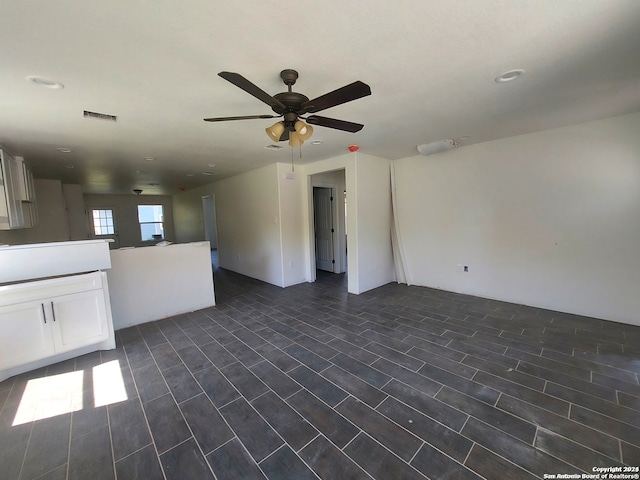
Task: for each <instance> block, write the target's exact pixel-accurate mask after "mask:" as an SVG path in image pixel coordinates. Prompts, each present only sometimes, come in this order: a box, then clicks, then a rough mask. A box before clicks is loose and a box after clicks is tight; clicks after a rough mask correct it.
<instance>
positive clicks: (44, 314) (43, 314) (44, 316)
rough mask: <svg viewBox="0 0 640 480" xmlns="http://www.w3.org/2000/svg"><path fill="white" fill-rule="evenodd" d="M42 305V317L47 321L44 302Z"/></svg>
mask: <svg viewBox="0 0 640 480" xmlns="http://www.w3.org/2000/svg"><path fill="white" fill-rule="evenodd" d="M40 306H41V307H42V318H43V319H44V323H47V314H46V313H44V303H41V304H40Z"/></svg>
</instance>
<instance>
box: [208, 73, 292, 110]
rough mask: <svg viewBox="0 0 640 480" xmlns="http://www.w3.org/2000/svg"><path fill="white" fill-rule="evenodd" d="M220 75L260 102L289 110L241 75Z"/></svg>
mask: <svg viewBox="0 0 640 480" xmlns="http://www.w3.org/2000/svg"><path fill="white" fill-rule="evenodd" d="M218 75H219V76H220V77H222V78H224V79H225V80H227V81H228V82H231V83H233V84H234V85H235V86H236V87H238V88H241V89H242V90H244V91H245V92H247V93H248V94H250V95H253V96H254V97H256V98H257V99H258V100H260V101H262V102H264V103H266V104H267V105H269V106H270V107H272V108H273V107H278V108H280V109H282V110H285V109H286V108H287V107H285V106H284V105H283V104H282V102H280V100H276V99H275V98H273V97H272V96H271V95H269V94H268V93H267V92H265V91H264V90H262V89H261V88H259V87H256V86H255V85H254V84H253V83H251V82H250V81H249V80H247V79H246V78H244V77H243V76H242V75H240V74H239V73H233V72H220V73H219V74H218Z"/></svg>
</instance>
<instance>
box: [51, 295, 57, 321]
mask: <svg viewBox="0 0 640 480" xmlns="http://www.w3.org/2000/svg"><path fill="white" fill-rule="evenodd" d="M51 313H53V321H54V322H55V321H56V311H55V309H54V308H53V300H52V301H51Z"/></svg>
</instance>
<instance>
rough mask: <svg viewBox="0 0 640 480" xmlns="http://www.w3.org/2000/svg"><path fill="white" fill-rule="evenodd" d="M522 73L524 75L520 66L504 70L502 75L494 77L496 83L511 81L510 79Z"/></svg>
mask: <svg viewBox="0 0 640 480" xmlns="http://www.w3.org/2000/svg"><path fill="white" fill-rule="evenodd" d="M522 75H524V70H522V69H521V68H516V69H514V70H509V71H508V72H504V73H503V74H502V75H500V76H498V77H496V83H506V82H511V81H512V80H517V79H518V78H520V77H521V76H522Z"/></svg>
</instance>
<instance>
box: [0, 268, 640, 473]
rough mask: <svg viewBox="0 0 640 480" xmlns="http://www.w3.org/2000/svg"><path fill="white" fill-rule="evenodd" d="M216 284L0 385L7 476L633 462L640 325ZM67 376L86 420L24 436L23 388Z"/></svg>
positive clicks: (462, 302) (497, 307) (507, 469)
mask: <svg viewBox="0 0 640 480" xmlns="http://www.w3.org/2000/svg"><path fill="white" fill-rule="evenodd" d="M215 276H216V297H217V302H218V305H217V306H216V307H215V308H209V309H206V310H201V311H197V312H193V313H189V314H184V315H180V316H176V317H172V318H168V319H164V320H160V321H157V322H153V323H149V324H145V325H140V326H137V327H132V328H128V329H125V330H122V331H119V332H117V343H118V348H117V349H116V350H113V351H105V352H97V353H93V354H90V355H86V356H83V357H79V358H76V359H73V360H70V361H67V362H63V363H61V364H56V365H52V366H50V367H48V368H45V369H42V370H39V371H35V372H30V373H28V374H24V375H21V376H18V377H14V378H11V379H8V380H6V381H4V382H2V383H0V407H1V410H0V472H2V473H0V476H1V477H2V478H3V479H7V480H10V479H20V480H29V479H36V478H37V479H83V480H84V479H92V480H93V479H96V480H98V479H105V480H106V479H115V478H117V479H119V480H123V479H145V480H154V479H167V480H169V479H180V480H190V479H217V480H234V479H241V480H249V479H270V480H283V479H295V480H304V479H318V478H320V479H323V480H329V479H335V480H347V479H372V478H373V479H378V480H390V479H393V480H398V479H414V478H415V479H420V478H423V479H424V478H429V479H452V478H455V479H478V478H484V479H487V480H493V479H498V478H508V479H520V478H522V479H534V478H543V476H544V474H545V473H546V474H582V473H593V472H592V469H593V468H594V467H616V466H623V465H627V466H632V467H635V466H638V465H640V384H639V378H638V377H639V372H640V327H634V326H629V325H623V324H619V323H613V322H608V321H604V320H598V319H593V318H584V317H579V316H576V315H568V314H563V313H557V312H552V311H546V310H540V309H536V308H531V307H524V306H519V305H513V304H508V303H504V302H497V301H491V300H486V299H482V298H476V297H469V296H465V295H459V294H453V293H449V292H443V291H438V290H433V289H428V288H420V287H408V286H406V285H396V284H389V285H386V286H384V287H381V288H378V289H376V290H374V291H371V292H367V293H365V294H363V295H359V296H356V295H349V294H347V293H346V285H345V282H346V279H345V278H344V276H340V275H332V274H321V273H320V274H319V277H318V281H317V282H316V283H314V284H302V285H297V286H294V287H290V288H286V289H280V288H277V287H274V286H271V285H267V284H264V283H261V282H259V281H257V280H253V279H249V278H247V277H243V276H241V275H237V274H234V273H231V272H226V271H224V270H217V271H216V273H215ZM114 362H118V369H119V371H120V373H121V380H120V382H121V383H123V384H124V388H125V389H126V399H124V398H120V399H119V400H118V401H115V402H112V403H110V404H108V405H101V406H97V407H96V406H95V401H96V400H95V398H94V396H95V394H96V392H95V391H93V390H94V389H95V388H97V387H96V386H95V381H96V375H97V374H96V373H95V367H98V366H99V365H104V364H106V363H109V364H110V365H114ZM72 372H82V375H83V377H82V378H83V379H84V381H83V383H82V385H83V388H82V392H81V394H79V396H81V397H82V398H81V400H82V402H81V403H80V407H79V408H78V407H77V404H76V408H69V409H68V410H67V411H62V412H58V414H56V415H54V416H51V417H50V418H42V419H37V420H35V421H28V422H23V423H21V424H19V425H18V424H16V425H14V423H16V421H15V418H16V412H17V410H18V408H19V407H20V405H21V402H22V401H23V400H22V399H23V394H24V392H25V388H26V386H27V385H28V384H29V382H30V381H32V380H35V379H39V378H42V377H47V378H58V376H64V375H65V374H69V373H72ZM117 377H118V378H120V377H119V376H117ZM92 379H93V382H94V383H92V382H91V380H92ZM116 387H117V385H115V384H114V387H113V388H114V389H117V388H116ZM53 390H55V388H53ZM58 400H59V399H58ZM58 400H56V401H58ZM77 400H78V399H77V398H76V401H77ZM72 403H73V402H72Z"/></svg>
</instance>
